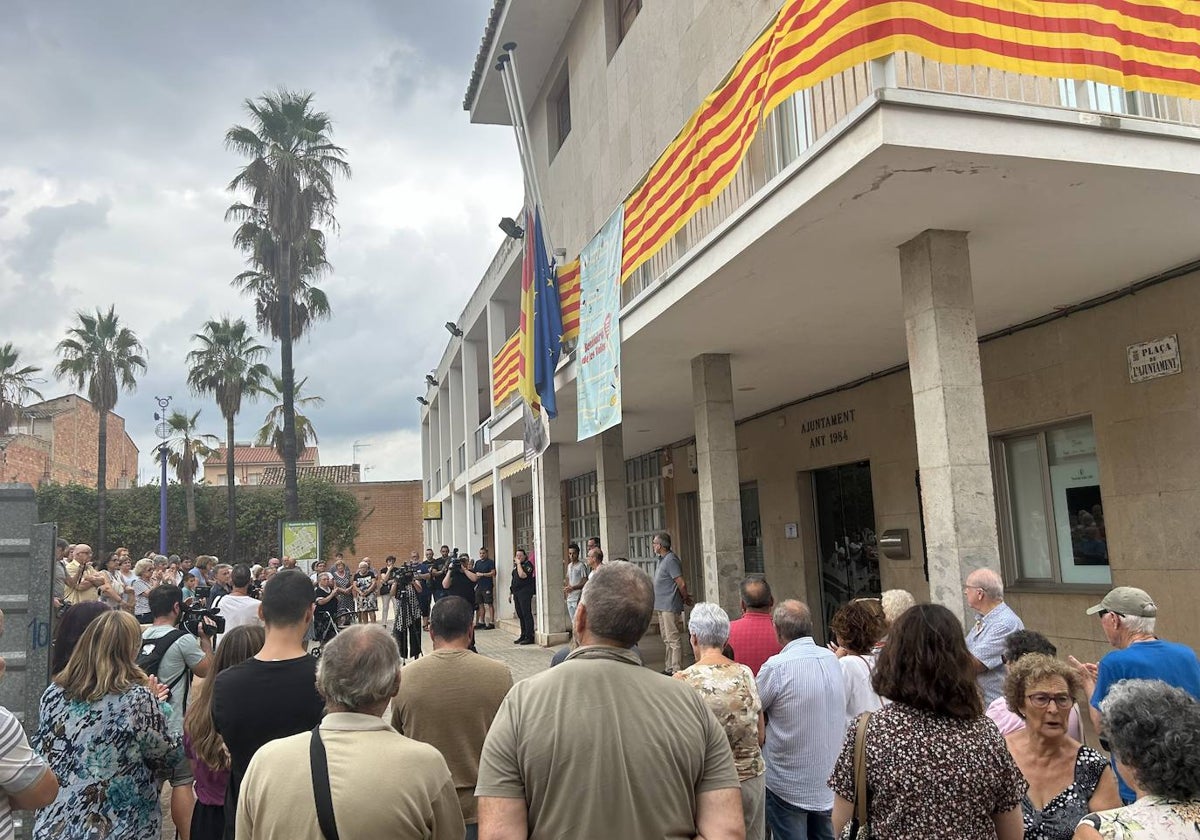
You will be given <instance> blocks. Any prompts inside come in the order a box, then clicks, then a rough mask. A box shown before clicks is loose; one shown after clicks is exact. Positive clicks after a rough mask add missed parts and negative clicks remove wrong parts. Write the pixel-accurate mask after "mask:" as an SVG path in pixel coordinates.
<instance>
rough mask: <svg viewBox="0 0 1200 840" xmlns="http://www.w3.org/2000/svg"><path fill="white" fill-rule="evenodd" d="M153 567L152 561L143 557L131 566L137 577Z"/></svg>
mask: <svg viewBox="0 0 1200 840" xmlns="http://www.w3.org/2000/svg"><path fill="white" fill-rule="evenodd" d="M153 568H154V561H153V560H150V559H149V558H145V557H144V558H142V559H141V560H139V561H137V564H136V565H135V566H134V567H133V573H134V575H136V576H137V577H141V576H142V575H144V574H146V572H149V571H151V570H152V569H153Z"/></svg>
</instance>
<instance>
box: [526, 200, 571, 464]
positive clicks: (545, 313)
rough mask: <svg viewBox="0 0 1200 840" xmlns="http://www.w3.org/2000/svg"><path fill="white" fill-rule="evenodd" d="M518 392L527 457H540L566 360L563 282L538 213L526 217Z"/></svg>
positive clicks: (547, 440)
mask: <svg viewBox="0 0 1200 840" xmlns="http://www.w3.org/2000/svg"><path fill="white" fill-rule="evenodd" d="M520 333H521V336H520V339H519V353H520V358H519V360H518V363H517V365H518V367H517V370H518V389H519V391H520V394H521V397H522V399H523V400H524V402H525V409H524V415H525V435H524V437H525V457H526V459H527V460H532V459H533V458H535V457H537V456H538V455H541V454H542V453H543V452H545V451H546V447H547V446H549V445H550V438H549V434H548V431H547V429H546V427H545V424H544V423H543V422H542V418H541V408H542V407H543V406H544V407H545V409H546V414H547V416H549V417H557V416H558V401H557V400H556V399H555V395H554V371H555V369H556V368H557V367H558V359H559V356H560V355H561V354H562V334H563V324H562V301H561V300H560V299H559V295H558V276H557V271H556V269H555V266H554V264H553V263H552V262H551V261H550V257H549V255H548V254H547V252H546V239H545V236H544V235H543V232H542V217H541V213H540V212H539V210H538V209H537V208H536V207H535V208H534V209H533V210H529V209H526V211H525V259H524V264H523V265H522V268H521V321H520Z"/></svg>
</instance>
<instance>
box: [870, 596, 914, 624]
mask: <svg viewBox="0 0 1200 840" xmlns="http://www.w3.org/2000/svg"><path fill="white" fill-rule="evenodd" d="M916 603H917V600H916V599H915V598H914V597H913V596H912V593H911V592H909V591H908V590H907V589H889V590H888V591H887V592H884V593H883V594H882V595H880V596H879V605H880V606H881V607H883V617H884V618H886V619H887V623H888V624H891V623H892V622H893V621H895V620H896V619H897V618H899V617H900V613H902V612H904V611H905V610H906V609H908V608H909V607H911V606H915V605H916Z"/></svg>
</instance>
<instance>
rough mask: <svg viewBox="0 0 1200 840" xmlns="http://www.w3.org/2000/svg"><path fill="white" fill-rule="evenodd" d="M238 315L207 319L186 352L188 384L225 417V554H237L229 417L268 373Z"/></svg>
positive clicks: (232, 557)
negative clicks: (207, 396) (213, 400)
mask: <svg viewBox="0 0 1200 840" xmlns="http://www.w3.org/2000/svg"><path fill="white" fill-rule="evenodd" d="M249 329H250V328H249V327H248V326H247V325H246V322H245V321H244V320H242V319H241V318H238V319H237V320H236V321H230V320H229V318H228V317H223V318H222V319H221V320H220V321H208V322H207V323H205V325H204V329H203V331H202V332H199V333H196V334H195V335H193V336H192V338H193V339H194V340H195V341H197V342H199V344H200V346H199V348H197V349H196V350H193V351H191V352H190V353H188V355H187V361H188V366H189V368H190V369H189V370H188V385H189V386H191V388H192V390H193V391H195V392H196V393H197V394H212V395H213V396H214V397H215V398H216V401H217V407H218V408H220V409H221V416H222V417H224V418H225V482H226V486H227V487H228V507H229V510H228V516H229V522H228V526H229V555H228V556H229V558H230V562H234V561H235V558H236V557H237V554H236V549H237V544H236V543H237V513H236V509H235V508H234V489H233V449H234V445H233V421H234V418H236V417H237V415H238V412H239V411H241V410H242V400H243V399H254V398H255V397H257V396H258V395H259V394H260V393H262V390H263V385H264V383H265V382H266V381H267V380H268V378H269V377H270V375H271V371H270V369H268V368H267V366H266V365H265V364H263V362H262V360H263V359H264V358H266V356H267V348H266V347H263V346H262V345H261V344H259V343H258V341H257V340H256V339H255V338H254V336H252V335H249V334H248V332H249Z"/></svg>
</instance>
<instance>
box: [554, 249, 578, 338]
mask: <svg viewBox="0 0 1200 840" xmlns="http://www.w3.org/2000/svg"><path fill="white" fill-rule="evenodd" d="M558 297H559V300H561V301H562V322H563V341H564V342H567V341H574V340H575V339H577V338H579V258H578V257H576V258H575V259H574V260H572V261H571V262H569V263H566V264H565V265H563V266H562V267H561V268H559V270H558Z"/></svg>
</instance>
